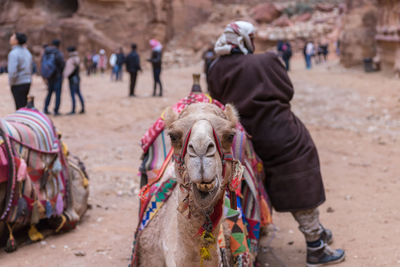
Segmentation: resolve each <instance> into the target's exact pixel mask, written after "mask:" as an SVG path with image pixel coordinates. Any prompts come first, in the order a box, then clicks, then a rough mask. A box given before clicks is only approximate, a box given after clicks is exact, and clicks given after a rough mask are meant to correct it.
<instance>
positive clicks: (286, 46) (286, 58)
mask: <svg viewBox="0 0 400 267" xmlns="http://www.w3.org/2000/svg"><path fill="white" fill-rule="evenodd" d="M277 50H278V55H279V56H280V57H281V58H282V60H283V62H285V67H286V70H287V71H289V70H290V58H291V57H292V46H291V45H290V43H289V41H285V42H282V41H279V42H278V45H277Z"/></svg>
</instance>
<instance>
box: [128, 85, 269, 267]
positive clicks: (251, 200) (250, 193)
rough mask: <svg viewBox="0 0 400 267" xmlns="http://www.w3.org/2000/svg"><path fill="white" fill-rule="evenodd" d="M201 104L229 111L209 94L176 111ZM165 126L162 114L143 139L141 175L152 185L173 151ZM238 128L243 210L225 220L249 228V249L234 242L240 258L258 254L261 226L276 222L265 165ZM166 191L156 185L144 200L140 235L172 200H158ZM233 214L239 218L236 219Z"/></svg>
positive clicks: (196, 96)
mask: <svg viewBox="0 0 400 267" xmlns="http://www.w3.org/2000/svg"><path fill="white" fill-rule="evenodd" d="M198 102H203V103H212V104H215V105H217V106H218V107H220V108H221V109H224V108H225V107H224V105H223V104H221V103H220V102H218V101H217V100H215V99H212V98H211V97H210V96H209V95H207V94H196V93H191V94H190V95H189V96H187V97H186V98H184V99H182V100H180V101H179V102H178V103H177V104H175V105H174V106H173V109H174V110H175V111H176V112H178V113H180V112H181V111H182V110H183V109H184V108H185V107H186V106H188V105H190V104H192V103H198ZM164 126H165V123H164V119H163V114H162V115H161V117H160V118H159V119H158V120H157V121H156V122H155V123H154V125H153V126H152V127H151V128H150V129H149V130H148V131H147V132H146V134H145V135H144V137H143V138H142V140H141V146H142V149H143V156H142V158H143V161H142V164H141V167H140V173H141V175H142V179H143V177H145V178H146V182H147V183H148V184H151V183H152V182H153V181H154V180H155V179H156V178H157V177H158V176H159V174H160V172H161V171H162V170H163V169H165V166H163V165H165V161H166V159H167V158H168V157H169V155H168V153H169V151H170V150H171V144H170V142H169V138H166V131H165V129H164ZM236 128H237V133H236V136H235V138H234V141H233V144H232V151H233V156H234V158H235V159H238V160H240V162H241V163H242V165H243V166H244V167H245V172H244V175H243V176H244V182H243V183H242V186H241V190H240V192H237V193H239V194H238V204H239V205H238V210H239V211H240V216H239V214H236V213H235V212H234V211H233V210H232V211H231V212H228V208H225V209H224V211H225V218H228V219H229V216H228V215H229V214H230V215H231V216H230V217H231V218H234V219H233V221H234V223H232V224H231V225H232V227H234V226H237V225H240V224H241V223H242V225H244V226H245V228H246V229H245V230H244V229H243V234H244V233H246V234H245V237H246V238H245V239H243V240H246V241H247V242H246V244H247V246H246V247H244V246H242V244H241V243H240V242H233V241H231V244H238V245H237V246H231V249H233V250H232V253H233V255H237V254H238V253H239V252H240V253H245V252H244V251H242V250H243V249H245V250H247V251H248V252H256V251H257V249H258V240H259V237H260V228H261V226H266V225H268V224H270V223H272V217H271V211H272V209H271V205H270V202H269V199H268V196H267V193H266V192H265V189H264V185H263V181H264V171H263V165H262V162H261V160H260V159H259V158H258V157H257V155H256V154H255V152H254V149H253V146H252V144H251V142H250V141H249V139H248V135H247V134H246V132H245V130H244V128H243V127H242V126H241V125H240V124H238V125H237V127H236ZM172 188H173V187H172ZM164 189H165V188H164V185H161V184H158V183H155V184H153V185H152V186H151V187H150V188H148V193H149V194H148V197H147V198H146V197H144V198H141V203H140V221H139V225H138V230H137V232H136V235H137V233H138V232H140V231H141V230H143V229H144V228H145V226H146V225H147V224H148V223H149V221H150V220H151V218H153V216H154V215H155V214H156V212H157V211H158V210H159V209H160V208H161V206H162V203H164V202H165V201H166V200H167V199H168V197H165V196H163V197H157V195H159V194H160V193H159V192H160V190H161V192H164V193H163V194H166V192H165V191H163V190H164ZM166 196H169V194H166ZM157 200H158V201H157ZM228 202H229V201H228ZM233 214H236V215H235V216H233ZM235 229H240V227H239V228H238V227H235ZM136 235H135V236H136ZM233 236H236V237H238V236H240V235H238V234H236V235H233ZM219 242H220V239H219ZM221 245H222V244H220V247H221ZM239 248H240V249H239ZM133 256H134V253H133ZM133 262H134V261H133Z"/></svg>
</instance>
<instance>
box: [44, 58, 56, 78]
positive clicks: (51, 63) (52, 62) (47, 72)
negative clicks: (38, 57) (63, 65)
mask: <svg viewBox="0 0 400 267" xmlns="http://www.w3.org/2000/svg"><path fill="white" fill-rule="evenodd" d="M56 69H57V66H56V55H55V54H54V53H46V54H44V55H43V58H42V64H41V74H42V76H43V78H45V79H49V78H50V77H51V76H53V74H54V73H55V72H56Z"/></svg>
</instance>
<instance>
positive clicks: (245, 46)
mask: <svg viewBox="0 0 400 267" xmlns="http://www.w3.org/2000/svg"><path fill="white" fill-rule="evenodd" d="M254 34H255V28H254V26H253V24H251V23H250V22H246V21H235V22H232V23H230V24H228V26H226V28H225V30H224V33H223V34H222V35H221V36H220V37H219V38H218V40H217V42H216V43H215V47H214V51H215V53H216V54H217V55H219V56H222V55H229V54H230V53H231V50H232V48H235V47H237V48H239V49H240V51H242V53H243V54H245V55H247V54H249V53H250V54H251V53H253V52H254V44H253V41H252V37H253V36H254Z"/></svg>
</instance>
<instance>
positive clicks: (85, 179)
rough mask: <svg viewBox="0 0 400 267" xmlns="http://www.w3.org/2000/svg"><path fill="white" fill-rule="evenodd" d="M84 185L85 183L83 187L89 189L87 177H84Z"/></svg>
mask: <svg viewBox="0 0 400 267" xmlns="http://www.w3.org/2000/svg"><path fill="white" fill-rule="evenodd" d="M82 183H83V187H84V188H87V187H88V186H89V179H88V178H86V177H83V181H82Z"/></svg>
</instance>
